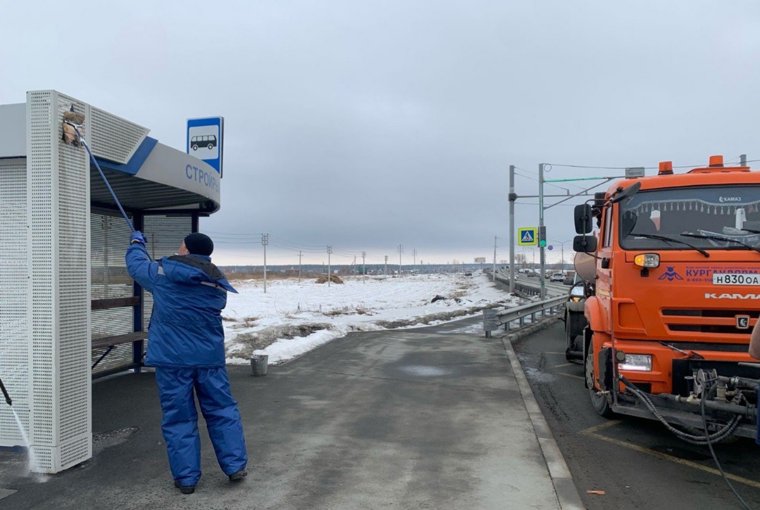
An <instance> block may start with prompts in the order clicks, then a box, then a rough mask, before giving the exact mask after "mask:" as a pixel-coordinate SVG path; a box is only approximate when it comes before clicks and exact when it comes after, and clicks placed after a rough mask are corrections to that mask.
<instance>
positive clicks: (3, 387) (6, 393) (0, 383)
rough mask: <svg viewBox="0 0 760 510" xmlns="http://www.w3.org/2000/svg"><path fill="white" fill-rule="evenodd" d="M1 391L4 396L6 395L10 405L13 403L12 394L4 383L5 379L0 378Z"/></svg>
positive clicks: (6, 401) (6, 400)
mask: <svg viewBox="0 0 760 510" xmlns="http://www.w3.org/2000/svg"><path fill="white" fill-rule="evenodd" d="M0 391H2V392H3V396H4V397H5V403H6V404H8V405H9V406H12V405H13V400H11V396H10V395H8V390H6V389H5V385H4V384H3V380H2V379H0Z"/></svg>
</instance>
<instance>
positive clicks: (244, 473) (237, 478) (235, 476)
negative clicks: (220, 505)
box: [230, 469, 248, 482]
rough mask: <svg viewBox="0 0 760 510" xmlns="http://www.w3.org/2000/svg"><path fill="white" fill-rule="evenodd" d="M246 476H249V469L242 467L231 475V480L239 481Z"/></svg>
mask: <svg viewBox="0 0 760 510" xmlns="http://www.w3.org/2000/svg"><path fill="white" fill-rule="evenodd" d="M246 476H248V471H246V470H245V469H241V470H240V471H237V472H235V473H232V474H231V475H230V482H239V481H241V480H242V479H243V478H245V477H246Z"/></svg>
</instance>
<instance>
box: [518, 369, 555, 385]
mask: <svg viewBox="0 0 760 510" xmlns="http://www.w3.org/2000/svg"><path fill="white" fill-rule="evenodd" d="M523 370H524V371H525V376H526V377H527V378H528V379H530V380H531V381H535V382H538V383H550V382H553V381H554V380H556V377H554V376H553V375H552V374H548V373H546V372H542V371H541V370H539V369H537V368H531V367H525V368H524V369H523Z"/></svg>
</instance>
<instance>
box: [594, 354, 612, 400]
mask: <svg viewBox="0 0 760 510" xmlns="http://www.w3.org/2000/svg"><path fill="white" fill-rule="evenodd" d="M597 361H599V386H600V388H599V389H600V390H602V391H611V390H612V389H613V384H612V349H611V348H609V347H605V348H604V349H602V350H601V351H599V355H598V360H597Z"/></svg>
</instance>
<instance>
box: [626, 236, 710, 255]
mask: <svg viewBox="0 0 760 510" xmlns="http://www.w3.org/2000/svg"><path fill="white" fill-rule="evenodd" d="M628 235H629V236H639V237H645V238H647V239H657V240H659V241H665V242H666V243H681V244H683V245H686V246H688V247H689V248H692V249H694V250H697V251H698V252H699V253H701V254H702V255H704V256H705V257H707V258H710V254H709V253H707V252H706V251H705V250H703V249H702V248H699V247H697V246H694V245H693V244H691V243H687V242H686V241H684V240H682V239H676V238H675V237H668V236H663V235H660V234H640V233H638V232H630V233H629V234H628ZM681 235H684V234H681Z"/></svg>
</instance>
